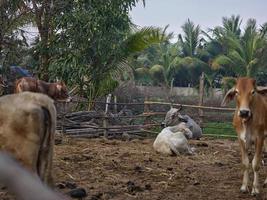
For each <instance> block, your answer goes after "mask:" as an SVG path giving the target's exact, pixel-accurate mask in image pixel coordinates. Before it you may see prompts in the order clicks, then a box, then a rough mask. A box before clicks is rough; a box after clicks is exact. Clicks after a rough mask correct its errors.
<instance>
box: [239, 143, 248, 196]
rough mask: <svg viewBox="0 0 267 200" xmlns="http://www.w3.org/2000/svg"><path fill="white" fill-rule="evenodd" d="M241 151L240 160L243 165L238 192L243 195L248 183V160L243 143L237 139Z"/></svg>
mask: <svg viewBox="0 0 267 200" xmlns="http://www.w3.org/2000/svg"><path fill="white" fill-rule="evenodd" d="M239 144H240V149H241V160H242V165H243V173H244V174H243V181H242V186H241V188H240V191H241V192H243V193H246V192H248V191H249V190H248V181H249V158H248V152H247V147H246V144H245V141H243V140H241V139H239Z"/></svg>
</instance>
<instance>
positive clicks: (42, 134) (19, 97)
mask: <svg viewBox="0 0 267 200" xmlns="http://www.w3.org/2000/svg"><path fill="white" fill-rule="evenodd" d="M55 127H56V110H55V106H54V103H53V100H52V99H51V98H49V97H48V96H46V95H43V94H37V93H31V92H23V93H19V94H12V95H6V96H3V97H1V98H0V150H4V151H7V152H9V153H11V154H12V155H13V156H14V157H15V158H16V159H17V160H18V161H20V163H21V164H22V165H23V166H24V167H26V168H27V169H29V170H31V171H33V172H34V173H35V174H36V175H38V176H39V177H40V179H41V180H42V181H43V182H44V183H46V184H48V185H52V182H53V181H52V176H51V168H52V156H53V147H54V133H55Z"/></svg>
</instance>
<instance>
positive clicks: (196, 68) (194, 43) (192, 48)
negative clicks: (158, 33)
mask: <svg viewBox="0 0 267 200" xmlns="http://www.w3.org/2000/svg"><path fill="white" fill-rule="evenodd" d="M182 30H183V32H184V35H183V36H182V35H181V34H179V35H178V42H179V44H180V45H181V53H180V56H181V57H182V58H181V59H180V60H179V68H180V73H179V72H178V74H177V77H176V78H178V79H179V78H182V77H183V76H184V73H185V71H187V76H188V83H191V84H193V85H196V84H198V79H199V76H200V75H201V73H202V72H203V71H207V70H208V69H209V66H208V64H207V63H206V62H205V61H204V60H202V59H201V58H202V55H204V54H205V51H206V50H205V48H203V42H204V39H203V38H202V37H201V29H200V26H199V25H195V24H194V23H193V22H192V21H190V20H189V19H188V20H187V22H185V23H184V24H183V26H182Z"/></svg>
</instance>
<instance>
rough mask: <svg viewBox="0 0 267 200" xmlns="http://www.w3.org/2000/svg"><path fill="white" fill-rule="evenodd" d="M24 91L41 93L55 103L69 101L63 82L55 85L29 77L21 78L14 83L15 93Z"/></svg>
mask: <svg viewBox="0 0 267 200" xmlns="http://www.w3.org/2000/svg"><path fill="white" fill-rule="evenodd" d="M24 91H30V92H36V93H43V94H46V95H48V96H49V97H51V98H52V99H54V100H56V101H66V102H69V101H71V97H70V96H69V94H68V91H67V87H66V85H65V83H64V82H63V81H59V82H56V83H47V82H45V81H42V80H38V79H35V78H31V77H23V78H20V79H18V80H17V81H16V83H15V91H14V92H15V93H20V92H24Z"/></svg>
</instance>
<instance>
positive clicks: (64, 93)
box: [56, 81, 71, 102]
mask: <svg viewBox="0 0 267 200" xmlns="http://www.w3.org/2000/svg"><path fill="white" fill-rule="evenodd" d="M56 98H57V100H58V101H65V102H70V101H71V97H70V95H69V93H68V90H67V87H66V85H65V83H64V82H63V81H58V82H57V83H56Z"/></svg>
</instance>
